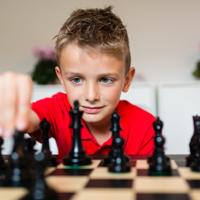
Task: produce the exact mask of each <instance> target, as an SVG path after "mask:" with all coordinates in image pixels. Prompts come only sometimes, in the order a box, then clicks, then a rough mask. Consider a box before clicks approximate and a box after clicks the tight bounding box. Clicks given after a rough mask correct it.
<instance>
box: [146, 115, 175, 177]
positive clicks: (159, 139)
mask: <svg viewBox="0 0 200 200" xmlns="http://www.w3.org/2000/svg"><path fill="white" fill-rule="evenodd" d="M153 127H154V130H155V137H154V153H153V155H152V157H150V158H149V160H148V163H149V170H148V172H149V175H155V176H162V175H171V171H172V170H171V165H170V159H169V157H167V156H166V155H165V151H164V144H165V138H164V136H163V135H162V129H163V122H162V121H161V120H160V119H159V117H158V118H157V119H156V121H155V122H154V123H153Z"/></svg>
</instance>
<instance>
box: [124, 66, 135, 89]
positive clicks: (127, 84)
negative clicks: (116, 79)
mask: <svg viewBox="0 0 200 200" xmlns="http://www.w3.org/2000/svg"><path fill="white" fill-rule="evenodd" d="M134 75H135V68H134V67H131V68H130V69H129V72H128V73H127V74H126V80H125V83H124V87H123V90H122V91H123V92H127V91H128V89H129V87H130V85H131V82H132V80H133V77H134Z"/></svg>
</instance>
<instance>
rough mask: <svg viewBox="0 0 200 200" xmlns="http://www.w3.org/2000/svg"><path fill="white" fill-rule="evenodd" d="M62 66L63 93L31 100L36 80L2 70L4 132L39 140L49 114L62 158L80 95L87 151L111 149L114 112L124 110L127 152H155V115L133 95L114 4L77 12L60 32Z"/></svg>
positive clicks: (57, 42)
mask: <svg viewBox="0 0 200 200" xmlns="http://www.w3.org/2000/svg"><path fill="white" fill-rule="evenodd" d="M54 39H55V49H56V54H57V63H58V66H55V72H56V74H57V76H58V78H59V80H60V83H61V84H62V86H63V88H64V93H63V92H60V93H57V94H54V95H53V96H52V97H50V98H44V99H42V100H39V101H37V102H33V103H31V94H32V80H31V78H30V77H29V76H28V75H25V74H21V73H14V72H4V73H2V74H1V75H0V88H1V89H0V111H1V115H0V136H3V137H6V136H10V135H11V134H12V133H13V132H14V129H17V130H20V131H25V132H28V133H29V134H30V135H31V136H32V137H34V138H36V139H37V140H39V141H40V139H41V136H40V132H39V131H38V130H39V124H40V122H41V120H42V119H44V118H45V119H47V121H48V122H49V123H50V124H51V130H50V136H51V137H54V138H55V140H56V142H57V146H58V151H59V155H58V158H59V159H62V158H63V157H64V156H65V155H66V154H68V153H69V151H70V147H71V146H72V130H71V128H70V124H71V118H70V114H69V113H70V109H71V108H73V103H74V101H76V100H78V102H79V105H80V107H79V108H80V110H81V112H83V114H82V129H81V140H82V143H83V147H84V149H85V151H86V153H87V154H89V155H96V154H98V155H99V154H103V155H105V154H108V152H109V151H110V149H111V144H112V138H111V134H112V133H111V130H110V127H111V116H112V113H113V112H114V111H116V112H117V113H118V114H119V116H120V127H121V130H120V135H121V137H122V138H123V139H124V146H123V149H124V151H125V153H126V154H128V155H146V156H149V155H151V154H152V152H153V148H154V147H153V137H154V130H153V127H152V123H153V121H154V120H155V118H154V116H153V115H152V114H150V113H148V112H147V111H145V110H143V109H141V108H139V107H137V106H135V105H133V104H132V103H130V102H128V101H122V100H120V95H121V92H128V89H129V87H130V85H131V82H132V79H133V77H134V74H135V69H134V68H133V67H131V56H130V49H129V40H128V34H127V30H126V27H125V25H124V24H123V23H122V21H121V19H120V18H119V17H118V16H117V15H115V14H114V13H113V11H112V8H111V7H107V8H104V9H100V8H96V9H78V10H75V11H74V12H72V14H71V15H70V16H69V18H68V19H67V20H66V21H65V23H64V24H63V26H62V27H61V29H60V31H59V32H58V34H57V35H56V36H55V38H54Z"/></svg>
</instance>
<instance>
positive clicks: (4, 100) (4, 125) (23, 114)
mask: <svg viewBox="0 0 200 200" xmlns="http://www.w3.org/2000/svg"><path fill="white" fill-rule="evenodd" d="M31 97H32V80H31V78H30V77H29V76H28V75H25V74H18V73H13V72H5V73H2V74H0V136H3V137H7V136H10V135H11V134H12V133H13V132H14V129H15V128H16V129H17V130H19V131H23V130H26V129H27V128H28V125H29V118H30V111H31V107H30V102H31Z"/></svg>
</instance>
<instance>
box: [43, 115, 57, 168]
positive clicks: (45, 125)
mask: <svg viewBox="0 0 200 200" xmlns="http://www.w3.org/2000/svg"><path fill="white" fill-rule="evenodd" d="M40 130H41V135H42V152H43V153H44V155H45V159H46V162H47V164H48V166H57V165H58V162H57V158H56V157H55V156H53V155H52V153H51V150H50V146H49V131H50V123H49V122H48V121H47V120H46V119H43V120H42V121H41V122H40Z"/></svg>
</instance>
